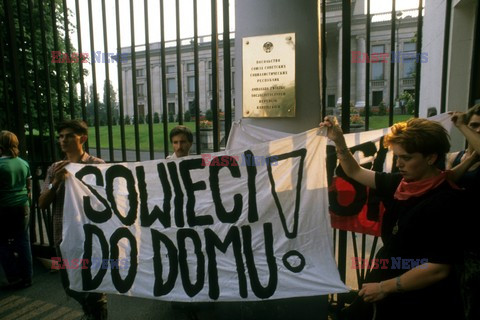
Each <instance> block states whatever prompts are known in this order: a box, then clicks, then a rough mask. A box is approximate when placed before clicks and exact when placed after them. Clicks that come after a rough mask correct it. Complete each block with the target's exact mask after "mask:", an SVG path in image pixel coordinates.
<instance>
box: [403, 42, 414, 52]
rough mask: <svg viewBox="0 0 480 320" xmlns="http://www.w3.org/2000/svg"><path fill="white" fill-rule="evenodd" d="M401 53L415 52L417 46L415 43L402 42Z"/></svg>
mask: <svg viewBox="0 0 480 320" xmlns="http://www.w3.org/2000/svg"><path fill="white" fill-rule="evenodd" d="M403 51H405V52H408V51H417V44H416V43H415V42H404V43H403Z"/></svg>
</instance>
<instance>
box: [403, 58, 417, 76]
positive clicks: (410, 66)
mask: <svg viewBox="0 0 480 320" xmlns="http://www.w3.org/2000/svg"><path fill="white" fill-rule="evenodd" d="M415 67H416V64H415V58H407V59H405V58H404V59H403V77H404V78H413V77H414V75H415Z"/></svg>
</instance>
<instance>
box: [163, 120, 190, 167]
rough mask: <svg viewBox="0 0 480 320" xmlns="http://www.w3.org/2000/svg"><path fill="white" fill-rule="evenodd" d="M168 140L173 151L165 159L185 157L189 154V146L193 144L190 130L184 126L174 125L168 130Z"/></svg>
mask: <svg viewBox="0 0 480 320" xmlns="http://www.w3.org/2000/svg"><path fill="white" fill-rule="evenodd" d="M170 142H171V143H172V146H173V151H174V152H173V154H172V155H170V156H168V157H167V159H177V158H181V157H186V156H188V155H189V154H190V148H191V147H192V144H193V134H192V131H191V130H190V129H189V128H187V127H186V126H176V127H175V128H173V129H172V131H170Z"/></svg>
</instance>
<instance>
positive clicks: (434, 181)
mask: <svg viewBox="0 0 480 320" xmlns="http://www.w3.org/2000/svg"><path fill="white" fill-rule="evenodd" d="M445 180H447V181H448V182H449V183H450V185H451V186H452V187H454V188H455V189H458V187H457V186H455V184H453V183H452V182H450V181H449V180H448V177H447V172H446V171H441V172H440V174H439V175H436V176H434V177H432V178H428V179H423V180H420V181H412V182H408V181H405V179H402V181H401V182H400V184H399V185H398V188H397V190H396V191H395V194H394V195H393V198H394V199H396V200H407V199H409V198H411V197H420V196H421V195H423V194H425V193H427V192H428V191H430V190H432V189H435V188H436V187H438V186H439V185H441V184H442V183H443V182H444V181H445Z"/></svg>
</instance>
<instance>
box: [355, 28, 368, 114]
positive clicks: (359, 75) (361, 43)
mask: <svg viewBox="0 0 480 320" xmlns="http://www.w3.org/2000/svg"><path fill="white" fill-rule="evenodd" d="M357 51H360V52H361V53H364V52H366V51H367V50H366V46H365V38H364V37H363V36H357ZM354 65H355V107H361V108H363V107H365V72H366V68H367V64H366V63H355V64H354Z"/></svg>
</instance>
